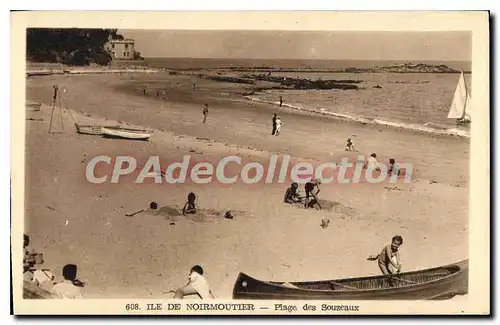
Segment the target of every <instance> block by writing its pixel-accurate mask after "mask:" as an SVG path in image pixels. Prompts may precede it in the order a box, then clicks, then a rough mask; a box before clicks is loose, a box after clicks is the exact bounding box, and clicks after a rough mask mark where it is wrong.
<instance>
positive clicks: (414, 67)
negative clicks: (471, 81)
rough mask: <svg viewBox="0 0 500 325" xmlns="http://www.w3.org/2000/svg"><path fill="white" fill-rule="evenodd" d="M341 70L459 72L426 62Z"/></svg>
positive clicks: (359, 71) (356, 71) (344, 70)
mask: <svg viewBox="0 0 500 325" xmlns="http://www.w3.org/2000/svg"><path fill="white" fill-rule="evenodd" d="M343 72H351V73H370V72H371V73H380V72H389V73H459V72H460V71H459V70H455V69H452V68H450V67H448V66H447V65H444V64H439V65H434V64H426V63H402V64H396V65H391V66H386V67H374V68H354V67H351V68H346V69H343Z"/></svg>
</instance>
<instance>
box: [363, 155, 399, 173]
mask: <svg viewBox="0 0 500 325" xmlns="http://www.w3.org/2000/svg"><path fill="white" fill-rule="evenodd" d="M363 168H364V169H369V170H374V171H378V172H380V171H381V169H380V165H379V162H378V161H377V154H376V153H372V154H371V155H370V157H368V159H367V161H366V162H365V164H364V166H363ZM401 174H402V171H401V169H400V167H399V166H398V164H397V163H396V159H394V158H390V159H389V166H388V167H387V175H390V176H393V175H397V176H399V175H401Z"/></svg>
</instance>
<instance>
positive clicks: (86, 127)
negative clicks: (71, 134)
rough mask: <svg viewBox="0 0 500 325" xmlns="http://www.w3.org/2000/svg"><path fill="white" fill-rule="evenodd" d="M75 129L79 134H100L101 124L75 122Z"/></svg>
mask: <svg viewBox="0 0 500 325" xmlns="http://www.w3.org/2000/svg"><path fill="white" fill-rule="evenodd" d="M75 126H76V131H77V132H78V133H80V134H91V135H102V126H100V125H95V124H78V123H75Z"/></svg>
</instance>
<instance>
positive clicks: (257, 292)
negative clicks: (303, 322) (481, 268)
mask: <svg viewBox="0 0 500 325" xmlns="http://www.w3.org/2000/svg"><path fill="white" fill-rule="evenodd" d="M452 268H454V269H453V271H454V272H449V270H451V269H452ZM440 270H443V272H444V271H447V272H449V273H450V274H448V275H446V276H443V277H440V278H437V279H434V280H432V281H428V282H423V283H408V282H409V281H406V282H403V281H402V280H396V278H397V277H399V278H401V279H404V278H405V277H407V278H408V277H413V278H416V277H418V276H420V275H421V276H426V274H430V272H434V273H432V274H438V272H440ZM468 276H469V272H468V260H467V261H462V262H460V263H457V264H452V265H448V266H443V267H440V268H433V269H428V270H422V271H415V272H408V273H402V274H401V275H398V276H394V279H392V280H391V281H392V283H399V284H398V285H394V286H393V287H391V286H386V287H382V288H374V289H355V288H353V289H350V288H347V289H346V287H350V284H352V283H356V285H358V286H362V285H361V284H362V283H363V282H366V283H368V282H369V283H371V284H375V283H387V278H385V277H384V276H377V277H366V278H352V279H339V280H328V281H316V282H292V283H290V284H291V285H292V286H293V287H292V286H290V285H287V284H286V283H282V282H281V283H280V282H269V281H260V280H257V279H254V278H252V277H250V276H248V275H246V274H244V273H240V274H239V276H238V278H237V280H236V283H235V285H234V289H233V299H261V300H269V299H271V300H429V299H435V300H438V299H450V298H452V297H454V296H456V295H464V294H467V292H468ZM401 283H403V284H402V285H401ZM326 286H330V288H331V289H330V290H328V289H326V290H325V289H324V288H325V287H326ZM339 286H343V287H339ZM304 287H318V288H323V289H320V290H317V289H304Z"/></svg>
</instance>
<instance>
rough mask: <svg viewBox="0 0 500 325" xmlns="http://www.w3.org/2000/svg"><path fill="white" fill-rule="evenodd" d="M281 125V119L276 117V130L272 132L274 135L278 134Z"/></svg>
mask: <svg viewBox="0 0 500 325" xmlns="http://www.w3.org/2000/svg"><path fill="white" fill-rule="evenodd" d="M282 125H283V122H282V121H281V119H280V118H279V117H278V118H277V119H276V131H275V132H274V134H275V135H276V136H278V135H280V132H281V126H282Z"/></svg>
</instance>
